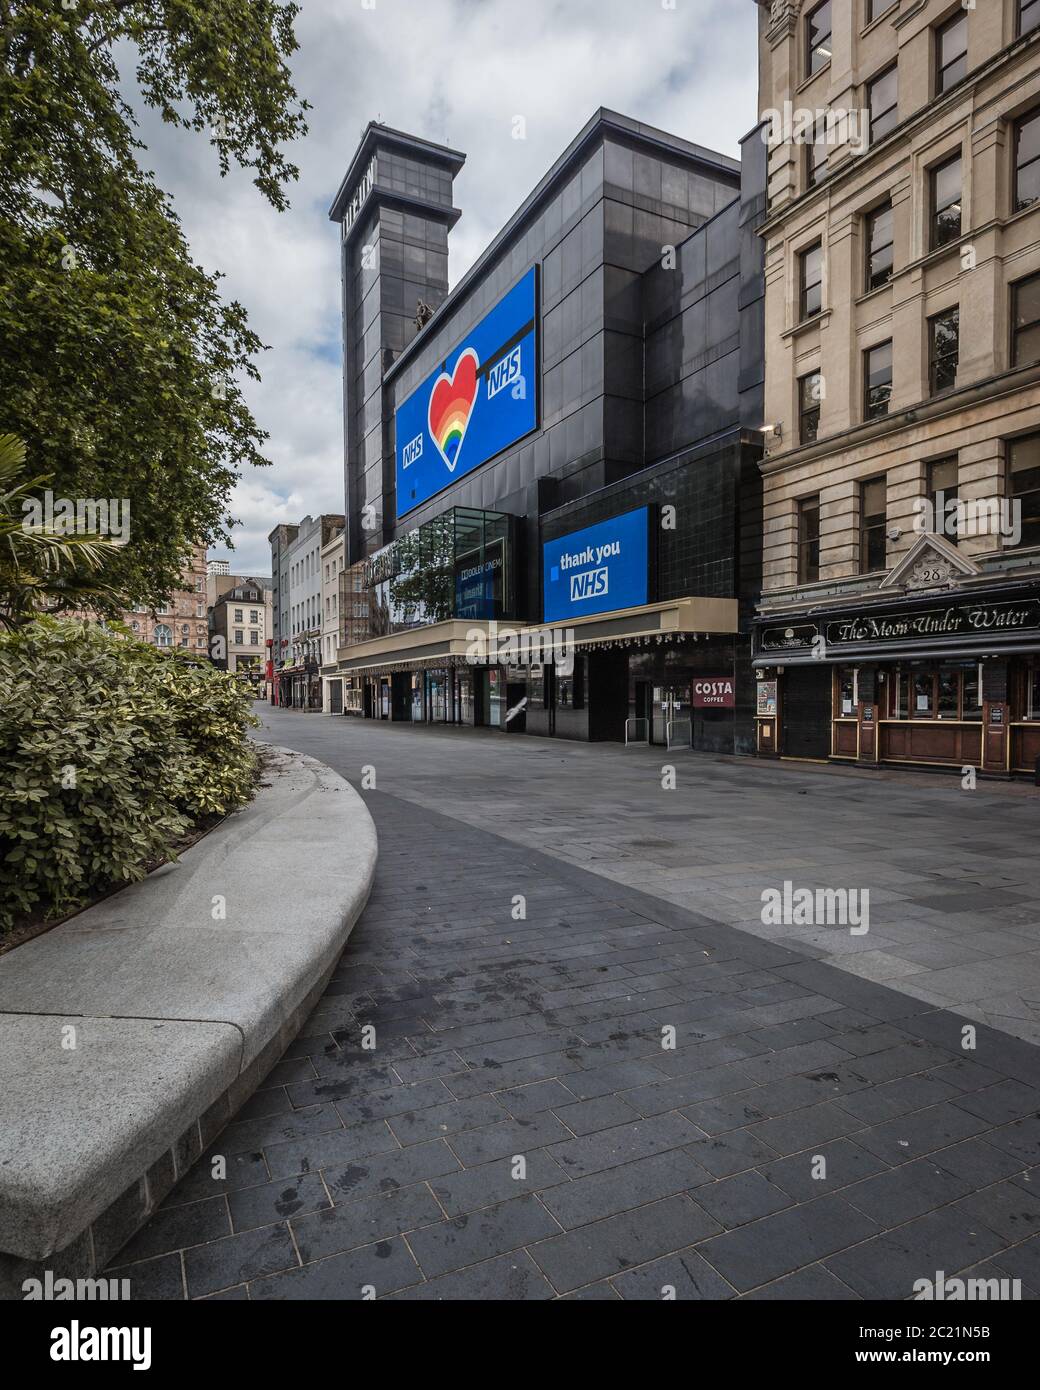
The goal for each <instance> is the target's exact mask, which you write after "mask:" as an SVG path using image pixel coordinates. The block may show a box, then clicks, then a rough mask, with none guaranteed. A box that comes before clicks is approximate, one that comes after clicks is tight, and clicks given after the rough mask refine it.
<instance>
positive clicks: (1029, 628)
mask: <svg viewBox="0 0 1040 1390" xmlns="http://www.w3.org/2000/svg"><path fill="white" fill-rule="evenodd" d="M1038 629H1040V599H1035V598H1026V599H1020V600H1018V601H1017V602H1015V603H986V602H980V601H978V600H976V601H974V602H972V603H951V604H947V605H946V606H944V607H942V608H927V609H915V610H912V611H907V612H902V613H898V612H897V613H877V614H857V615H854V616H850V617H848V618H840V619H838V620H837V621H835V622H829V623H826V624H825V625H824V627H823V631H822V635H823V637H824V638H825V641H826V645H827V647H847V646H851V645H860V644H868V643H875V642H881V643H884V642H905V641H908V640H914V639H920V638H923V639H928V638H931V637H935V638H942V637H973V636H979V637H994V636H1001V635H1004V634H1006V633H1019V632H1034V631H1036V630H1038ZM820 635H821V631H820V628H819V626H817V624H816V623H800V624H797V625H795V626H791V627H768V628H765V629H764V630H763V632H762V638H761V648H760V649H761V650H762V651H798V650H805V649H806V648H809V647H811V646H812V645H813V642H814V641H815V640H816V639H817V638H818V637H819V636H820Z"/></svg>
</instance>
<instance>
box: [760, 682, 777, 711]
mask: <svg viewBox="0 0 1040 1390" xmlns="http://www.w3.org/2000/svg"><path fill="white" fill-rule="evenodd" d="M758 713H759V714H760V715H762V716H764V717H766V718H768V717H770V716H771V715H775V714H776V681H759V682H758Z"/></svg>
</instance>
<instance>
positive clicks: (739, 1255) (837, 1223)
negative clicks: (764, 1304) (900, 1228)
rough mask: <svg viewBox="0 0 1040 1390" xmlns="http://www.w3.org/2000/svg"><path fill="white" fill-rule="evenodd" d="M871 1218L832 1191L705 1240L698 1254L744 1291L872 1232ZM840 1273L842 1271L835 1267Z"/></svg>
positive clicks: (873, 1231)
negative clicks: (812, 1200)
mask: <svg viewBox="0 0 1040 1390" xmlns="http://www.w3.org/2000/svg"><path fill="white" fill-rule="evenodd" d="M877 1230H878V1227H877V1225H876V1223H875V1222H873V1221H871V1220H870V1218H869V1217H866V1216H864V1215H863V1214H862V1213H860V1212H857V1211H855V1210H854V1209H853V1208H852V1207H850V1206H849V1205H848V1203H847V1202H844V1201H842V1199H841V1198H840V1197H837V1196H833V1195H831V1196H824V1197H817V1199H816V1200H815V1201H814V1202H807V1203H805V1204H804V1205H803V1206H799V1207H792V1208H790V1209H789V1210H788V1211H782V1212H778V1213H777V1214H776V1215H775V1216H765V1217H763V1218H762V1219H761V1220H759V1221H753V1222H751V1224H750V1225H747V1226H741V1227H739V1228H738V1229H737V1230H735V1231H726V1232H725V1233H724V1234H723V1235H720V1236H716V1237H715V1238H714V1239H712V1240H708V1241H705V1242H704V1244H703V1246H701V1249H700V1253H701V1254H702V1255H703V1256H704V1258H705V1259H706V1260H707V1261H708V1263H709V1264H711V1265H712V1266H713V1267H714V1268H715V1269H717V1270H718V1271H719V1273H720V1274H721V1275H722V1276H723V1278H725V1279H727V1280H728V1281H729V1282H730V1283H731V1284H732V1285H733V1287H734V1288H735V1289H738V1290H739V1291H740V1292H741V1293H746V1292H748V1291H749V1290H750V1289H754V1288H757V1287H758V1285H759V1284H768V1283H770V1282H771V1281H772V1280H774V1279H779V1278H780V1276H781V1275H783V1274H792V1273H794V1271H795V1270H797V1269H801V1267H802V1266H803V1265H809V1264H815V1263H816V1262H817V1261H818V1260H821V1259H823V1258H824V1257H825V1256H827V1255H831V1254H833V1253H834V1252H835V1251H837V1250H844V1249H846V1248H847V1247H848V1246H849V1245H852V1244H855V1243H857V1242H859V1241H863V1240H866V1239H867V1238H868V1237H870V1236H872V1235H874V1234H876V1232H877ZM835 1273H837V1275H838V1277H839V1278H841V1277H842V1275H841V1270H840V1269H836V1270H835Z"/></svg>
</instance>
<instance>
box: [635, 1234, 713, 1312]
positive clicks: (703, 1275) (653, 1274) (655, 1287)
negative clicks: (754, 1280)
mask: <svg viewBox="0 0 1040 1390" xmlns="http://www.w3.org/2000/svg"><path fill="white" fill-rule="evenodd" d="M611 1283H612V1284H613V1286H614V1288H615V1289H617V1291H618V1293H619V1294H620V1295H621V1297H622V1298H624V1299H631V1300H633V1301H635V1300H638V1301H642V1302H647V1301H650V1300H657V1301H658V1302H661V1301H667V1302H670V1301H673V1300H674V1301H675V1302H684V1303H685V1302H691V1301H695V1300H703V1299H713V1300H714V1299H727V1298H732V1297H733V1289H732V1288H731V1287H730V1285H729V1284H727V1283H726V1281H725V1279H723V1278H722V1276H721V1275H720V1274H718V1273H717V1272H716V1271H715V1270H714V1269H712V1267H711V1265H710V1264H708V1262H707V1261H706V1260H705V1259H703V1258H702V1256H701V1255H699V1254H698V1253H697V1249H696V1247H695V1246H690V1247H689V1248H688V1249H686V1250H679V1251H677V1252H676V1253H675V1254H674V1255H665V1256H664V1257H663V1259H660V1260H651V1261H650V1262H649V1264H645V1265H640V1267H639V1268H638V1269H632V1270H629V1271H628V1273H627V1274H618V1275H616V1276H615V1277H614V1278H613V1279H612V1280H611Z"/></svg>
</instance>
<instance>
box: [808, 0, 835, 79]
mask: <svg viewBox="0 0 1040 1390" xmlns="http://www.w3.org/2000/svg"><path fill="white" fill-rule="evenodd" d="M805 47H806V60H805V66H806V75H807V76H809V77H811V76H812V75H813V73H815V72H819V71H820V69H821V68H823V67H826V65H827V64H828V63H829V62H830V60H831V0H824V3H823V4H822V5H817V6H816V8H815V9H814V10H812V11H810V13H809V14H808V15H807V17H806V20H805Z"/></svg>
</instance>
